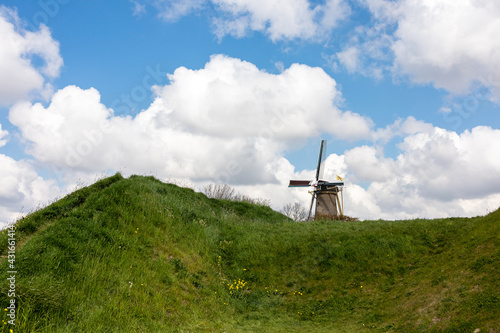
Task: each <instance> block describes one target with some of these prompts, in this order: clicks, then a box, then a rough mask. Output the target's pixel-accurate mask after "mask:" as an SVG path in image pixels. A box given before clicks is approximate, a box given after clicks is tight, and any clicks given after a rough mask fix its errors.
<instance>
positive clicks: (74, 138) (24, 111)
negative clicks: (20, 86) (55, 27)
mask: <svg viewBox="0 0 500 333" xmlns="http://www.w3.org/2000/svg"><path fill="white" fill-rule="evenodd" d="M169 80H170V83H169V84H167V85H165V86H156V87H155V88H154V90H155V94H156V98H155V101H154V102H153V103H152V104H151V106H150V107H149V108H148V109H147V110H143V111H142V112H141V113H139V114H138V115H137V116H136V117H134V118H132V117H130V116H128V117H117V116H115V115H114V113H113V110H112V109H109V108H107V107H106V106H105V105H103V104H102V103H101V102H100V95H99V92H98V91H97V90H95V89H88V90H83V89H80V88H78V87H75V86H68V87H66V88H64V89H62V90H60V91H58V92H56V93H55V94H54V96H53V98H52V100H51V103H50V105H49V106H48V107H44V106H42V105H41V104H39V103H38V104H31V103H28V102H23V103H18V104H16V105H14V106H13V107H12V108H11V110H10V114H9V120H10V122H11V123H12V124H14V125H16V126H17V127H18V128H19V130H20V132H21V134H22V136H23V138H24V139H25V140H26V141H27V153H29V154H30V155H32V156H33V157H35V158H36V160H37V161H40V162H43V163H46V164H54V165H57V166H58V167H61V168H66V169H72V170H81V171H86V172H98V171H101V170H107V169H115V170H120V169H125V168H126V169H127V170H129V171H130V172H134V173H150V172H155V173H157V174H158V175H159V176H162V177H170V176H172V177H177V178H186V179H191V180H194V181H203V180H214V181H219V180H220V181H225V182H230V183H233V184H238V183H247V184H248V183H252V184H263V183H272V182H274V183H276V182H277V179H276V177H275V176H274V175H273V174H272V173H270V172H269V171H268V170H269V168H271V165H272V164H273V163H274V161H276V159H279V158H280V156H281V154H282V152H283V150H284V149H285V148H287V147H290V146H291V145H293V144H295V143H297V142H301V141H304V140H306V139H307V138H308V137H310V136H314V135H318V134H319V133H330V134H331V135H333V136H334V137H337V138H340V139H359V138H369V137H370V135H371V132H370V130H371V126H372V122H371V120H370V119H368V118H365V117H362V116H360V115H358V114H355V113H353V112H348V111H342V110H340V109H339V108H338V106H337V103H339V102H340V101H341V94H340V92H339V91H338V90H337V87H336V82H335V80H333V79H332V78H331V77H330V76H328V75H327V74H326V73H325V72H324V71H323V70H322V69H320V68H313V67H309V66H305V65H299V64H295V65H292V66H291V67H290V68H288V69H286V70H284V71H283V73H281V74H279V75H274V74H269V73H266V72H264V71H262V70H259V69H258V68H257V67H256V66H255V65H253V64H251V63H248V62H245V61H242V60H239V59H235V58H230V57H227V56H223V55H216V56H213V57H212V58H211V59H210V61H209V62H208V63H207V64H206V65H205V67H204V68H202V69H199V70H191V69H187V68H184V67H181V68H178V69H177V70H176V71H175V72H174V73H173V74H170V75H169Z"/></svg>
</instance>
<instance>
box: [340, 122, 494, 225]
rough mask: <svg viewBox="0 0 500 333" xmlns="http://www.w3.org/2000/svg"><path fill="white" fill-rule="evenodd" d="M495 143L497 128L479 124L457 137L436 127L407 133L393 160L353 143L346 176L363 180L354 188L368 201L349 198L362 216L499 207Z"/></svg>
mask: <svg viewBox="0 0 500 333" xmlns="http://www.w3.org/2000/svg"><path fill="white" fill-rule="evenodd" d="M498 145H500V130H494V129H491V128H489V127H482V126H479V127H475V128H474V129H473V130H472V131H470V132H469V131H465V132H463V133H462V134H460V135H459V134H457V133H455V132H451V131H446V130H443V129H440V128H437V127H435V128H433V130H432V131H429V130H428V129H426V130H425V132H418V133H413V134H409V135H407V136H406V137H405V138H404V141H403V142H402V143H401V144H400V149H401V153H400V155H399V156H397V158H395V159H392V158H387V157H384V156H383V154H382V153H380V152H379V151H378V150H377V149H376V148H374V147H367V146H363V147H356V148H354V149H351V150H349V151H347V152H345V163H346V165H347V170H348V172H349V179H350V180H352V181H353V182H354V183H357V182H368V184H369V186H368V187H367V188H366V190H365V189H362V188H357V187H356V188H355V190H354V191H355V192H356V193H357V194H359V195H360V196H362V197H364V198H365V201H366V200H368V201H366V204H365V203H363V202H360V201H359V200H358V199H359V198H358V199H357V198H355V197H352V196H351V197H350V199H349V201H350V202H351V204H356V205H357V206H356V208H355V210H356V209H358V208H359V207H360V206H361V208H360V209H361V211H364V212H365V213H366V216H362V217H364V218H367V217H370V218H378V217H377V216H376V215H375V214H377V213H379V214H380V216H379V217H380V218H393V219H394V218H410V217H440V216H450V215H461V216H463V215H478V214H484V213H485V212H486V211H491V210H493V209H496V208H498V206H500V201H499V200H498V199H499V198H500V193H499V192H498V189H499V188H500V156H498V154H497V153H496V151H497V147H498ZM365 192H366V193H365ZM360 193H361V194H360ZM472 203H474V204H476V205H477V206H475V208H474V205H473V204H472ZM370 207H372V208H370ZM374 215H375V216H374Z"/></svg>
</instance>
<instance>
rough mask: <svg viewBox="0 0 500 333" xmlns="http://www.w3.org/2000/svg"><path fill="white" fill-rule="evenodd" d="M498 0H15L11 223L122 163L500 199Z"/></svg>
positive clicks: (3, 210) (431, 203)
mask: <svg viewBox="0 0 500 333" xmlns="http://www.w3.org/2000/svg"><path fill="white" fill-rule="evenodd" d="M498 31H500V2H498V1H496V0H420V1H416V0H391V1H389V0H189V1H187V0H183V1H177V0H129V1H127V0H123V1H98V0H85V1H84V0H39V1H31V0H30V1H22V2H20V1H8V0H0V223H1V225H3V226H5V225H6V224H7V223H10V222H13V221H14V220H15V219H17V218H19V217H20V216H22V215H23V214H26V213H28V212H30V211H32V210H34V209H37V208H38V207H43V206H45V205H47V204H50V203H51V202H53V201H54V200H56V199H57V198H60V197H62V196H64V195H66V194H68V193H70V192H71V191H73V190H74V189H76V188H78V187H81V186H84V185H88V184H91V183H93V182H94V181H96V180H97V179H100V178H102V177H105V176H107V175H112V174H114V173H116V172H121V173H122V174H123V175H124V176H126V177H127V176H129V175H132V174H138V175H152V176H154V177H156V178H158V179H160V180H163V181H168V182H175V183H177V184H181V185H183V186H189V187H191V188H194V189H196V190H198V191H201V190H202V189H203V187H204V186H206V185H207V184H211V183H225V184H229V185H230V186H232V187H233V188H235V189H236V190H237V191H238V192H240V193H242V194H245V195H248V196H251V197H255V198H261V199H268V200H270V202H271V205H272V208H274V209H277V210H279V209H280V208H281V207H283V206H284V205H285V204H287V203H294V202H299V203H301V204H303V205H304V206H308V205H309V202H310V200H311V195H310V194H309V193H308V191H307V188H288V187H287V186H288V182H289V180H290V179H304V180H308V179H313V178H314V175H315V168H316V164H317V158H318V154H319V146H320V141H321V140H323V139H324V140H326V141H327V146H328V149H327V155H328V157H327V160H326V168H325V178H326V180H335V178H336V176H337V175H339V176H341V177H343V178H344V181H345V188H344V211H345V214H346V215H349V216H353V217H358V218H360V219H389V220H393V219H413V218H441V217H449V216H477V215H484V214H487V213H488V212H491V211H493V210H495V209H497V208H498V207H499V206H500V148H499V147H500V39H499V38H498Z"/></svg>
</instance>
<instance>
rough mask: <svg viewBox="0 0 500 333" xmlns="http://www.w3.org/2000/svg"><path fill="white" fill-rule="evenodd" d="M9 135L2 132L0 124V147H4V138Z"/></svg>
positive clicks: (5, 141) (5, 140)
mask: <svg viewBox="0 0 500 333" xmlns="http://www.w3.org/2000/svg"><path fill="white" fill-rule="evenodd" d="M8 134H9V132H8V131H4V130H2V124H0V147H3V146H5V144H6V143H7V139H5V137H6V136H7V135H8Z"/></svg>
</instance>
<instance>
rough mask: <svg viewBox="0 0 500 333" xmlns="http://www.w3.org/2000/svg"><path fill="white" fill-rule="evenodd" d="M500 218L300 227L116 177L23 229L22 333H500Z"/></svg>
mask: <svg viewBox="0 0 500 333" xmlns="http://www.w3.org/2000/svg"><path fill="white" fill-rule="evenodd" d="M499 220H500V212H499V211H496V212H494V213H492V214H489V215H487V216H485V217H478V218H472V219H466V218H454V219H438V220H412V221H394V222H386V221H364V222H359V221H354V222H346V221H315V222H309V223H296V222H292V221H291V220H290V219H288V218H286V217H285V216H283V215H281V214H279V213H277V212H274V211H272V210H271V209H270V208H269V207H266V206H262V205H253V204H250V203H246V202H233V201H229V200H216V199H209V198H207V197H206V196H205V195H203V194H200V193H195V192H194V191H192V190H190V189H183V188H179V187H177V186H175V185H170V184H164V183H161V182H159V181H158V180H156V179H154V178H152V177H138V176H132V177H130V178H129V179H123V178H122V177H121V176H120V175H115V176H114V177H110V178H107V179H104V180H102V181H99V182H98V183H96V184H94V185H91V186H89V187H86V188H83V189H80V190H78V191H76V192H74V193H72V194H71V195H69V196H67V197H65V198H63V199H61V200H60V201H58V202H56V203H54V204H52V205H51V206H49V207H47V208H45V209H43V210H41V211H38V212H35V213H32V214H31V215H29V216H27V217H25V218H24V219H21V220H20V221H18V222H17V224H16V226H17V234H16V239H17V242H18V243H17V244H18V246H17V249H16V269H17V271H18V275H17V280H16V301H17V302H18V313H17V319H18V322H17V325H16V328H15V331H18V332H91V331H92V332H224V331H225V332H264V331H265V332H308V331H309V332H363V331H373V330H375V331H379V332H386V331H394V332H402V331H404V332H472V331H474V330H476V329H480V330H481V332H488V331H489V330H490V331H492V330H496V331H498V330H500V328H499V327H498V324H497V319H498V318H499V317H500V290H499V284H498V281H499V279H498V278H499V273H498V269H499V258H500V251H499V250H498V245H499V243H500V239H499V224H498V222H499ZM6 239H7V237H6V235H5V234H2V235H0V249H1V251H3V252H2V253H3V254H5V253H6V244H7V242H6ZM1 267H2V269H1V272H2V273H0V287H1V291H2V292H1V293H0V302H1V303H2V306H4V305H6V304H7V302H8V301H9V297H8V295H7V293H6V290H7V289H8V286H7V282H6V278H7V274H6V273H5V272H6V271H7V261H6V260H5V259H3V261H2V263H1ZM3 319H4V321H5V320H6V318H3ZM10 328H12V327H11V326H10V325H8V324H5V325H3V328H2V329H3V331H4V332H8V330H9V329H10ZM0 331H2V330H0Z"/></svg>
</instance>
